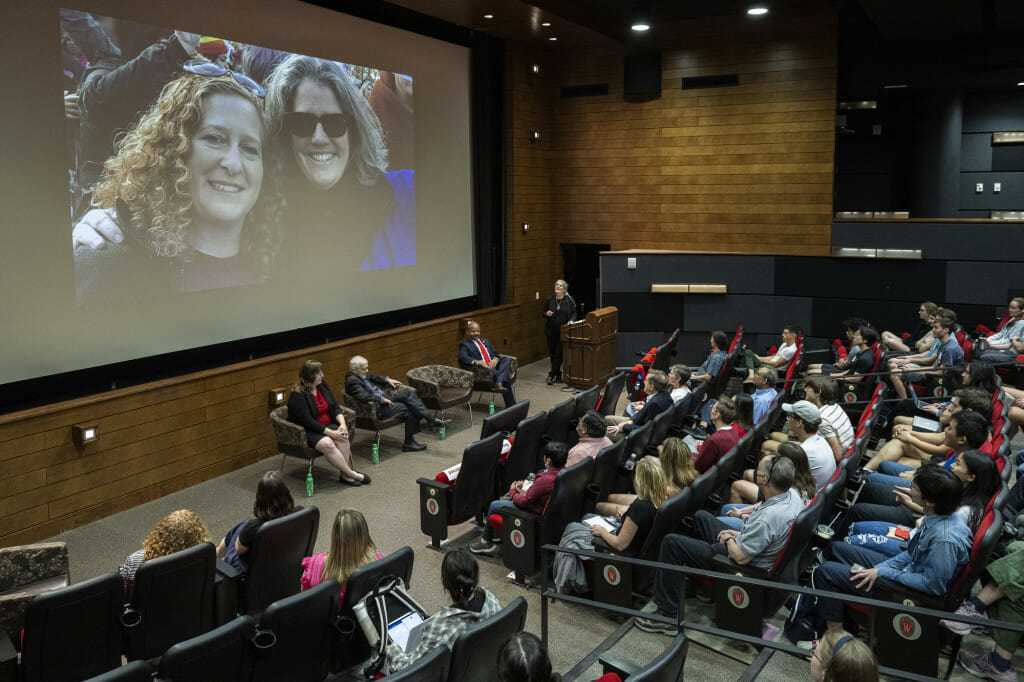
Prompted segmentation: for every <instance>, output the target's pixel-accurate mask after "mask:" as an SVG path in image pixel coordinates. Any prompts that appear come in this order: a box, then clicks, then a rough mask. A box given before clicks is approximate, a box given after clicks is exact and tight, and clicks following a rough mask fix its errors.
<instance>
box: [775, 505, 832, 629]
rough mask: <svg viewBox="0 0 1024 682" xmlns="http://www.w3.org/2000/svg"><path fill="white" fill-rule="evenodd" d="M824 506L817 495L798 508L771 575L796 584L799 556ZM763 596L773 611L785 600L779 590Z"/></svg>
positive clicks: (816, 524) (805, 546)
mask: <svg viewBox="0 0 1024 682" xmlns="http://www.w3.org/2000/svg"><path fill="white" fill-rule="evenodd" d="M824 507H825V498H824V496H822V495H817V496H816V497H815V498H814V499H813V500H811V503H810V504H808V505H807V506H806V507H804V508H803V509H802V510H800V513H799V514H797V516H796V519H795V520H794V521H793V526H792V527H791V528H790V529H789V539H787V540H786V545H785V546H784V547H783V548H782V551H781V552H779V555H778V556H777V557H776V558H775V565H774V566H772V569H771V571H770V572H769V575H770V576H771V577H773V578H775V579H776V580H778V581H779V582H783V583H788V584H790V585H794V584H796V582H797V578H799V577H800V558H801V557H802V556H803V555H804V552H805V551H806V550H807V545H808V544H809V543H810V541H811V535H812V534H813V533H814V529H815V528H816V527H817V526H818V522H819V521H821V512H822V511H823V509H824ZM765 597H766V598H767V599H768V600H769V603H774V607H772V608H771V610H772V611H773V610H774V609H775V608H777V607H778V604H781V603H782V602H783V601H785V599H786V593H785V592H783V591H781V590H772V591H771V592H769V593H767V594H766V595H765Z"/></svg>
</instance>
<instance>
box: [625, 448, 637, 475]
mask: <svg viewBox="0 0 1024 682" xmlns="http://www.w3.org/2000/svg"><path fill="white" fill-rule="evenodd" d="M625 466H626V471H633V469H636V453H635V452H631V453H629V459H627V460H626V465H625Z"/></svg>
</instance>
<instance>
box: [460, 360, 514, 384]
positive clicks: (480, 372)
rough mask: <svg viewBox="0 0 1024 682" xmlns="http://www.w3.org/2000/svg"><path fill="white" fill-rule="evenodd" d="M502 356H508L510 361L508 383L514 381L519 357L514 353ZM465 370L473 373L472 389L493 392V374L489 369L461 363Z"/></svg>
mask: <svg viewBox="0 0 1024 682" xmlns="http://www.w3.org/2000/svg"><path fill="white" fill-rule="evenodd" d="M502 356H503V357H506V358H508V359H509V360H510V361H511V365H510V366H509V372H508V375H509V383H515V380H516V374H517V373H518V372H519V358H517V357H516V356H514V355H505V354H504V353H502ZM463 367H465V369H466V370H467V371H470V372H472V373H473V390H474V391H480V392H481V393H495V390H494V375H493V374H491V370H489V369H487V368H486V367H481V366H480V365H463Z"/></svg>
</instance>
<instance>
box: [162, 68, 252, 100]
mask: <svg viewBox="0 0 1024 682" xmlns="http://www.w3.org/2000/svg"><path fill="white" fill-rule="evenodd" d="M182 68H183V69H185V70H186V71H188V72H189V73H194V74H196V75H198V76H209V77H210V78H216V77H217V76H223V75H224V74H226V73H230V74H231V77H232V78H234V79H235V82H237V83H238V84H239V85H241V86H242V87H243V88H245V89H246V90H248V91H249V92H251V93H252V94H254V95H256V96H257V97H259V98H261V99H262V98H264V97H266V96H267V91H266V90H264V89H263V86H262V85H260V84H259V83H257V82H256V81H254V80H253V79H251V78H249V77H248V76H246V75H245V74H244V73H238V72H237V71H232V70H231V69H226V68H224V67H223V66H220V65H219V64H214V63H213V62H204V61H202V60H199V59H190V60H189V61H187V62H185V64H184V65H183V66H182Z"/></svg>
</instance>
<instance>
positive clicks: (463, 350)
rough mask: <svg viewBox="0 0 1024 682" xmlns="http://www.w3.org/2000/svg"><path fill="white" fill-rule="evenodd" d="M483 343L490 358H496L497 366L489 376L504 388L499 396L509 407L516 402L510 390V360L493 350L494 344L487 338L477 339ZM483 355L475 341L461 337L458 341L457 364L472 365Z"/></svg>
mask: <svg viewBox="0 0 1024 682" xmlns="http://www.w3.org/2000/svg"><path fill="white" fill-rule="evenodd" d="M477 341H479V342H480V343H482V344H483V346H484V348H486V349H487V353H488V355H490V356H491V359H494V358H498V364H497V366H496V367H495V368H494V369H492V370H491V378H492V379H493V380H494V383H495V384H501V385H502V386H503V387H504V389H503V390H502V391H501V397H502V398H504V399H505V407H511V406H512V405H515V404H516V396H515V394H514V393H513V392H512V382H513V381H514V380H513V379H512V378H511V376H510V374H511V372H512V360H511V359H509V358H508V357H506V356H504V355H502V354H501V353H499V352H498V351H496V350H494V346H493V345H491V342H490V341H488V340H487V339H477ZM483 359H484V356H483V355H482V354H481V353H480V349H479V348H477V345H476V343H475V342H474V341H473V339H463V340H462V341H461V342H460V343H459V364H460V365H462V366H463V367H472V366H473V365H474V364H476V362H477V361H479V360H483Z"/></svg>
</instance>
